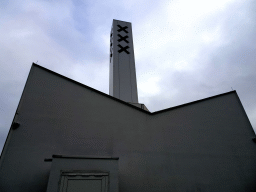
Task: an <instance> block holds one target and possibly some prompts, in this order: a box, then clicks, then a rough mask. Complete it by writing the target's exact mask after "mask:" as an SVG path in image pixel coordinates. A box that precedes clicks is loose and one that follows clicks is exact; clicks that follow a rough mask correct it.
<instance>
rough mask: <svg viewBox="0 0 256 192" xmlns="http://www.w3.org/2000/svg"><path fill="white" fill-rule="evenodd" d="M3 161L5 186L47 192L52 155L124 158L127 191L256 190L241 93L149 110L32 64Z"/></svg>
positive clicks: (1, 185)
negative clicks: (48, 159)
mask: <svg viewBox="0 0 256 192" xmlns="http://www.w3.org/2000/svg"><path fill="white" fill-rule="evenodd" d="M17 112H18V114H17V115H16V116H15V118H14V120H15V121H16V122H19V123H20V127H19V128H17V129H15V130H10V133H9V136H8V138H7V141H6V144H5V146H4V149H3V152H2V158H1V161H0V191H3V192H7V191H8V192H9V191H12V192H19V191H20V192H21V191H22V192H24V191H26V192H30V191H31V192H32V191H33V192H39V191H40V192H41V191H46V188H47V182H48V177H49V172H50V168H51V162H44V159H45V158H51V156H52V154H62V155H81V156H116V157H119V158H120V159H119V189H120V191H121V192H126V191H127V192H128V191H129V192H130V191H138V192H144V191H145V192H146V191H147V192H153V191H161V192H164V191H166V192H167V191H168V192H169V191H177V192H183V191H184V192H190V191H191V192H192V191H207V192H213V191H214V192H220V191H225V192H228V191H230V192H236V191H237V192H238V191H239V192H241V191H246V192H250V191H251V192H252V191H255V190H256V182H255V181H256V150H255V149H256V144H255V143H253V141H252V138H253V137H255V135H254V132H253V129H252V127H251V125H250V122H249V120H248V118H247V116H246V114H245V112H244V109H243V107H242V105H241V103H240V100H239V98H238V96H237V94H236V92H235V91H233V92H230V93H227V94H223V95H220V96H216V97H212V98H210V99H205V100H201V101H199V102H194V103H191V104H188V105H183V106H180V107H175V108H172V109H169V110H164V111H160V112H157V113H153V114H150V113H149V112H146V111H143V110H141V109H139V108H137V107H133V106H132V105H130V104H126V103H124V102H122V101H117V100H116V99H112V98H110V96H107V95H105V94H101V93H99V92H97V91H94V90H93V89H91V88H88V87H86V86H82V85H81V84H79V83H75V82H73V81H71V80H68V79H67V78H64V77H61V76H59V75H56V74H55V73H52V72H49V71H48V70H45V69H43V68H41V67H39V66H37V65H33V66H32V69H31V72H30V75H29V79H28V81H27V84H26V86H25V90H24V93H23V95H22V98H21V101H20V104H19V107H18V110H17Z"/></svg>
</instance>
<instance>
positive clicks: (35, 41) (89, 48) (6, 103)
mask: <svg viewBox="0 0 256 192" xmlns="http://www.w3.org/2000/svg"><path fill="white" fill-rule="evenodd" d="M113 19H117V20H122V21H128V22H132V28H133V38H134V50H135V63H136V73H137V84H138V96H139V102H140V103H144V104H145V105H146V106H147V108H148V109H149V110H150V111H151V112H154V111H158V110H161V109H165V108H170V107H174V106H177V105H181V104H184V103H188V102H192V101H195V100H200V99H204V98H207V97H210V96H214V95H218V94H221V93H225V92H229V91H231V90H232V89H231V87H232V88H233V89H234V90H236V91H237V93H238V96H239V98H240V99H241V102H242V104H243V106H244V108H245V111H246V113H247V115H248V117H249V119H250V122H251V124H252V126H253V127H254V128H256V99H255V93H256V76H255V71H256V63H255V62H256V50H255V47H256V1H253V0H172V1H171V0H167V1H164V0H162V1H148V0H111V1H107V0H104V1H103V0H101V1H100V0H87V1H82V0H81V1H71V0H61V1H60V0H59V1H58V0H52V1H50V0H45V1H43V0H12V1H8V0H1V1H0V150H1V149H2V147H3V144H4V142H5V139H6V136H7V133H8V130H9V128H10V125H11V123H12V119H13V117H14V113H15V110H16V108H17V106H18V102H19V100H20V97H21V93H22V90H23V88H24V85H25V82H26V79H27V76H28V73H29V70H30V68H31V64H32V62H35V63H37V64H39V65H41V66H43V67H45V68H48V69H50V70H52V71H54V72H57V73H59V74H61V75H64V76H66V77H69V78H71V79H74V80H76V81H78V82H80V83H83V84H85V85H88V86H90V87H92V88H94V89H97V90H99V91H102V92H104V93H107V94H108V89H109V84H108V83H109V41H110V39H109V38H110V29H111V25H112V21H113Z"/></svg>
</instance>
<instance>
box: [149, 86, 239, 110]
mask: <svg viewBox="0 0 256 192" xmlns="http://www.w3.org/2000/svg"><path fill="white" fill-rule="evenodd" d="M231 93H236V91H235V90H234V91H229V92H226V93H221V94H218V95H214V96H211V97H207V98H204V99H199V100H196V101H192V102H189V103H185V104H181V105H177V106H175V107H170V108H167V109H163V110H160V111H156V112H153V113H152V114H158V113H162V112H166V111H168V110H172V109H177V108H180V107H184V106H187V105H190V104H194V103H198V102H201V101H205V100H208V99H213V98H216V97H221V96H223V95H228V94H231ZM236 95H237V93H236Z"/></svg>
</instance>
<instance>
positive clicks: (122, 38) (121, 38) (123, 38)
mask: <svg viewBox="0 0 256 192" xmlns="http://www.w3.org/2000/svg"><path fill="white" fill-rule="evenodd" d="M118 37H120V39H118V42H120V41H125V42H126V43H129V41H127V40H126V39H127V38H128V35H126V36H124V37H123V36H122V35H119V34H118Z"/></svg>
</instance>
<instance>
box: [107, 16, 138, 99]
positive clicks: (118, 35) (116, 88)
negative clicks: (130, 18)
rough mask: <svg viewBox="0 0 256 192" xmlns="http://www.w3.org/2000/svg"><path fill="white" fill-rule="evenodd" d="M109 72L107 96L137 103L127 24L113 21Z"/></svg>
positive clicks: (131, 50)
mask: <svg viewBox="0 0 256 192" xmlns="http://www.w3.org/2000/svg"><path fill="white" fill-rule="evenodd" d="M109 71H110V74H109V95H111V96H113V97H116V98H118V99H121V100H123V101H126V102H131V103H138V93H137V81H136V71H135V60H134V50H133V39H132V25H131V23H129V22H124V21H118V20H113V24H112V29H111V33H110V70H109Z"/></svg>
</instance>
